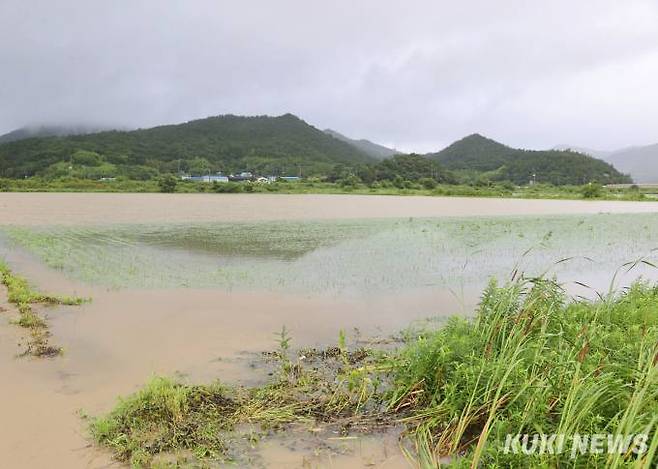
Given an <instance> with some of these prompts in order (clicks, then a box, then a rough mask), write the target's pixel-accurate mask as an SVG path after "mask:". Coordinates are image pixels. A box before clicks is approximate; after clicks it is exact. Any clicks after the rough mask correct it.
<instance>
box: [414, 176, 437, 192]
mask: <svg viewBox="0 0 658 469" xmlns="http://www.w3.org/2000/svg"><path fill="white" fill-rule="evenodd" d="M418 184H420V185H421V186H423V187H424V188H425V189H434V188H435V187H436V184H437V183H436V180H435V179H433V178H420V179H419V180H418Z"/></svg>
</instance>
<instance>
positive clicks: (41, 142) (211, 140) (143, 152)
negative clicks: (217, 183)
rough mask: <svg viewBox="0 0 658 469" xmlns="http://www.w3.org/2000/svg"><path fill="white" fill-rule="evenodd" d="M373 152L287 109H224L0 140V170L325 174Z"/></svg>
mask: <svg viewBox="0 0 658 469" xmlns="http://www.w3.org/2000/svg"><path fill="white" fill-rule="evenodd" d="M373 161H374V159H373V158H371V157H370V156H368V155H367V154H366V153H364V152H362V151H360V150H358V149H357V148H354V147H353V146H352V145H349V144H347V143H345V142H342V141H340V140H337V139H336V138H333V137H331V136H329V135H327V134H325V133H324V132H322V131H321V130H318V129H316V128H315V127H312V126H310V125H308V124H307V123H306V122H304V121H303V120H301V119H299V118H298V117H296V116H293V115H292V114H285V115H282V116H279V117H268V116H256V117H241V116H233V115H224V116H217V117H209V118H206V119H199V120H194V121H191V122H187V123H184V124H178V125H165V126H160V127H154V128H150V129H140V130H133V131H127V132H126V131H109V132H100V133H95V134H89V135H74V136H65V137H46V138H29V139H25V140H20V141H14V142H10V143H4V144H2V145H0V177H24V176H33V175H42V176H50V177H59V176H67V175H70V176H77V177H93V178H95V177H112V176H126V177H131V178H135V179H148V178H150V177H153V176H154V175H157V174H158V173H166V172H177V171H179V170H182V171H189V172H203V173H206V172H216V171H224V172H227V173H228V172H233V171H240V170H249V171H253V172H258V173H261V174H269V173H273V174H284V173H285V174H298V173H299V172H302V173H303V174H304V175H313V174H318V175H321V174H326V173H327V172H328V171H329V170H330V169H331V168H332V167H333V166H334V165H336V164H359V163H370V162H373Z"/></svg>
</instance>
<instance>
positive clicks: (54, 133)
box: [0, 125, 107, 143]
mask: <svg viewBox="0 0 658 469" xmlns="http://www.w3.org/2000/svg"><path fill="white" fill-rule="evenodd" d="M103 130H107V129H102V128H99V127H90V126H85V125H35V126H28V127H21V128H20V129H16V130H12V131H11V132H8V133H6V134H3V135H0V143H8V142H15V141H18V140H25V139H26V138H34V137H64V136H67V135H82V134H91V133H95V132H101V131H103Z"/></svg>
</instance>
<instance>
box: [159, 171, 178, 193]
mask: <svg viewBox="0 0 658 469" xmlns="http://www.w3.org/2000/svg"><path fill="white" fill-rule="evenodd" d="M177 184H178V179H177V178H176V176H174V175H173V174H167V175H165V176H162V177H160V178H159V179H158V187H159V188H160V192H175V191H176V185H177Z"/></svg>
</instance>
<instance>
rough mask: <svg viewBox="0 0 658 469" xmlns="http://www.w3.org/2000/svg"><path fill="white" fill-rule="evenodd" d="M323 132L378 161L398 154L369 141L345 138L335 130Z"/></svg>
mask: <svg viewBox="0 0 658 469" xmlns="http://www.w3.org/2000/svg"><path fill="white" fill-rule="evenodd" d="M324 131H325V133H327V134H329V135H331V136H332V137H334V138H337V139H338V140H342V141H343V142H345V143H349V144H350V145H352V146H354V147H356V148H358V149H359V150H361V151H362V152H364V153H366V154H367V155H370V156H372V157H373V158H376V159H378V160H383V159H384V158H389V157H391V156H393V155H396V154H398V153H399V152H398V151H396V150H393V149H392V148H388V147H385V146H383V145H379V144H377V143H373V142H371V141H370V140H366V139H360V140H356V139H353V138H349V137H346V136H345V135H343V134H341V133H340V132H336V131H335V130H331V129H325V130H324Z"/></svg>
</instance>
